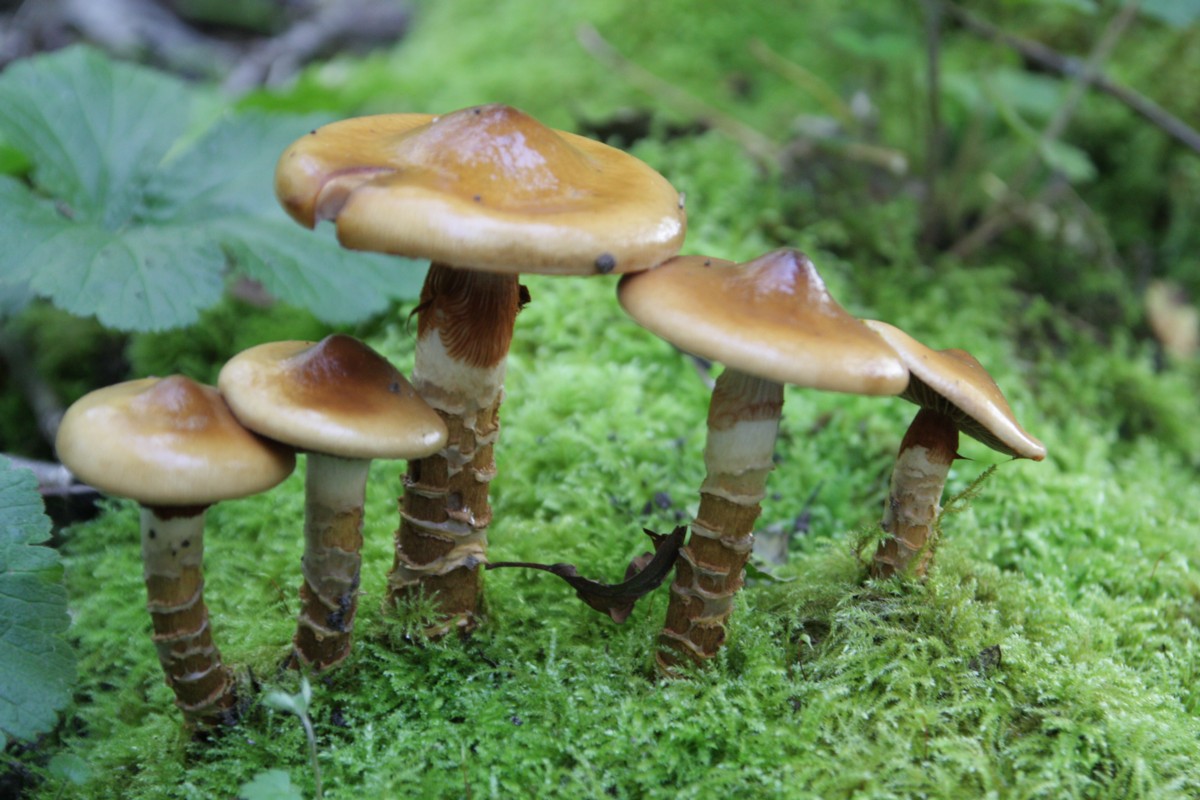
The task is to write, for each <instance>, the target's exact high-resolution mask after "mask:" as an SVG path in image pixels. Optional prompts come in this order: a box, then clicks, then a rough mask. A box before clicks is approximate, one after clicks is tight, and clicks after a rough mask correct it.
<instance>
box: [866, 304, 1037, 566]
mask: <svg viewBox="0 0 1200 800" xmlns="http://www.w3.org/2000/svg"><path fill="white" fill-rule="evenodd" d="M866 325H867V326H868V327H870V328H871V329H872V330H874V331H875V332H876V333H878V334H879V335H880V336H881V337H883V339H884V341H886V342H887V343H888V344H889V345H891V346H892V347H893V348H894V349H895V351H896V352H897V353H898V354H899V355H900V359H901V360H902V361H903V362H904V365H905V366H906V367H907V368H908V369H909V371H910V372H911V378H910V379H909V384H908V388H907V389H906V390H905V391H904V392H903V393H902V394H901V395H900V396H901V397H903V398H904V399H905V400H909V401H910V402H913V403H916V404H917V405H918V406H920V407H921V410H920V411H918V412H917V415H916V417H915V418H914V419H913V421H912V424H911V425H910V426H909V428H908V432H907V433H906V434H905V435H904V439H903V440H902V441H901V443H900V451H899V453H898V454H897V456H896V466H895V468H894V469H893V471H892V481H891V488H890V491H889V493H888V500H887V503H886V504H885V505H884V513H883V523H882V524H883V529H884V531H885V532H887V533H888V534H889V537H888V538H887V539H885V540H884V541H883V542H882V543H880V545H879V548H878V549H877V550H876V551H875V557H874V560H873V561H872V565H871V573H872V574H873V575H874V576H876V577H880V578H886V577H889V576H891V575H895V574H902V575H904V574H911V575H913V576H915V577H918V578H923V577H925V575H926V573H927V571H928V568H929V562H930V559H931V558H932V557H933V550H934V544H935V542H934V541H933V538H932V534H933V526H934V524H935V523H936V522H937V518H938V515H939V514H940V513H941V510H942V508H941V499H942V491H943V489H944V488H945V485H946V477H947V475H948V474H949V472H950V464H951V463H952V462H953V461H954V459H955V458H957V457H958V433H959V431H962V432H963V433H965V434H967V435H968V436H970V437H972V438H974V439H978V440H979V441H980V442H982V443H984V444H985V445H987V446H988V447H990V448H992V449H993V450H996V451H999V452H1001V453H1006V454H1008V455H1010V456H1013V457H1014V458H1028V459H1032V460H1034V461H1041V460H1042V459H1043V458H1045V457H1046V448H1045V446H1044V445H1043V444H1042V443H1041V442H1039V441H1038V440H1037V439H1035V438H1034V437H1033V436H1031V435H1029V434H1028V433H1026V432H1025V430H1024V429H1023V428H1022V427H1021V426H1020V424H1019V423H1018V422H1017V420H1016V417H1015V416H1014V415H1013V412H1012V409H1011V408H1010V407H1009V405H1008V402H1007V401H1006V400H1005V399H1004V395H1003V394H1002V393H1001V391H1000V387H999V386H997V385H996V382H995V381H994V380H992V376H991V375H989V374H988V372H987V370H986V369H984V368H983V365H982V364H980V363H979V361H978V360H976V359H975V357H974V356H972V355H971V354H970V353H968V352H966V351H965V350H957V349H950V350H932V349H930V348H929V347H926V346H925V345H923V344H921V343H920V342H918V341H917V340H916V339H914V338H913V337H911V336H909V335H908V334H907V333H905V332H904V331H902V330H900V329H899V328H897V327H895V326H894V325H889V324H888V323H886V322H877V321H875V320H867V321H866Z"/></svg>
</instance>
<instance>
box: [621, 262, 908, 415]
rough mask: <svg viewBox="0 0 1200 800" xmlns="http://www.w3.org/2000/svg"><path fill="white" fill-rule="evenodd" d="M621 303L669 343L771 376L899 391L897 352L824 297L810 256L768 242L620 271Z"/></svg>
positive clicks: (903, 378) (902, 376) (835, 387)
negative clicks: (748, 254)
mask: <svg viewBox="0 0 1200 800" xmlns="http://www.w3.org/2000/svg"><path fill="white" fill-rule="evenodd" d="M617 293H618V297H619V298H620V301H621V305H622V306H623V307H624V308H625V310H626V311H627V312H628V313H629V315H630V316H632V317H633V318H634V319H635V320H637V322H638V324H640V325H641V326H642V327H644V328H646V329H648V330H650V331H651V332H653V333H655V334H657V335H658V336H660V337H661V338H663V339H666V340H667V341H668V342H671V343H672V344H674V345H676V346H677V347H679V348H681V349H683V350H685V351H687V352H689V353H694V354H695V355H698V356H703V357H704V358H708V359H711V360H713V361H719V362H721V363H722V364H724V365H725V366H727V367H733V368H735V369H738V370H741V371H742V372H746V373H748V374H750V375H754V376H757V377H760V378H767V379H769V380H772V381H776V382H777V383H790V384H795V385H797V386H807V387H810V388H814V389H823V390H827V391H833V392H851V393H854V394H868V395H892V394H900V392H902V391H904V387H905V386H906V385H907V383H908V370H906V369H905V368H904V365H903V364H901V363H900V359H899V358H898V357H897V356H896V353H895V352H893V351H892V349H891V348H890V347H889V346H888V345H887V344H886V343H885V342H884V341H883V340H882V339H880V338H879V336H877V335H876V334H875V333H874V332H873V331H871V330H870V329H869V328H867V327H866V326H865V325H863V324H862V322H860V321H859V320H858V319H856V318H855V317H853V316H851V315H850V314H848V313H846V311H845V310H844V309H843V308H842V307H841V306H840V305H838V303H837V301H836V300H834V299H833V297H831V296H830V294H829V292H828V290H827V289H826V288H825V282H824V281H823V280H821V276H820V275H818V274H817V270H816V268H815V267H813V264H812V262H811V261H810V260H809V259H808V257H807V256H805V255H804V254H803V253H800V252H798V251H796V250H775V251H772V252H770V253H767V254H766V255H763V256H760V257H758V258H756V259H754V260H753V261H748V262H746V263H744V264H734V263H733V262H731V261H723V260H721V259H716V258H704V257H703V256H678V257H676V258H673V259H671V260H670V261H667V262H666V263H665V264H663V265H662V266H660V267H657V268H655V269H652V270H649V271H647V272H640V273H637V274H636V275H626V276H625V277H623V278H622V279H621V283H620V286H619V287H618V289H617Z"/></svg>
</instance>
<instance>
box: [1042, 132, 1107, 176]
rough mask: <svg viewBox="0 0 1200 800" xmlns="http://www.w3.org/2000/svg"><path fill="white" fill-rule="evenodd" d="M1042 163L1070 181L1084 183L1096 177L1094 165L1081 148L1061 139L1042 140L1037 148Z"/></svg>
mask: <svg viewBox="0 0 1200 800" xmlns="http://www.w3.org/2000/svg"><path fill="white" fill-rule="evenodd" d="M1038 155H1039V156H1040V157H1041V159H1042V163H1043V164H1045V165H1046V166H1047V167H1049V168H1050V169H1052V170H1054V171H1055V172H1061V173H1062V174H1063V176H1064V177H1065V178H1066V179H1067V181H1069V182H1070V183H1075V184H1078V183H1086V182H1087V181H1090V180H1092V179H1093V178H1095V177H1096V165H1095V164H1093V163H1092V159H1091V158H1089V157H1088V154H1087V153H1085V152H1084V151H1083V150H1080V149H1079V148H1078V147H1075V146H1074V145H1070V144H1067V143H1066V142H1062V141H1058V140H1055V141H1051V142H1042V143H1041V144H1040V146H1039V148H1038Z"/></svg>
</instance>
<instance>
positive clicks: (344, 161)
mask: <svg viewBox="0 0 1200 800" xmlns="http://www.w3.org/2000/svg"><path fill="white" fill-rule="evenodd" d="M275 193H276V196H277V197H278V198H279V202H280V203H282V205H283V207H284V208H285V209H287V211H288V213H289V214H291V215H292V216H293V217H294V218H295V219H296V220H297V221H298V222H300V223H301V224H302V225H306V226H308V227H310V228H311V227H313V226H314V225H315V224H316V223H317V222H318V221H319V220H322V219H332V220H335V221H336V224H337V234H338V240H339V241H340V242H341V243H342V244H343V245H344V246H346V247H349V248H352V249H355V250H371V251H376V252H383V253H394V254H397V255H403V256H409V257H412V258H428V259H431V260H433V261H436V262H439V263H442V264H448V265H451V266H458V267H471V268H474V269H482V270H488V271H491V272H505V273H518V272H536V273H545V274H563V275H579V274H584V275H590V274H595V273H609V272H630V271H635V270H642V269H647V268H649V267H651V266H654V265H655V264H658V263H660V262H662V261H664V260H666V259H667V258H670V257H671V256H673V255H675V254H676V253H678V252H679V248H680V246H681V245H682V244H683V237H684V233H685V231H686V227H687V223H686V215H685V214H684V211H683V200H682V197H681V195H680V194H679V192H677V191H675V189H674V187H672V186H671V184H670V183H668V182H667V180H666V179H665V178H663V177H662V176H661V175H659V174H658V173H657V172H655V171H654V170H653V169H651V168H650V167H649V166H648V165H646V164H645V163H643V162H642V161H639V160H638V159H636V158H634V157H633V156H631V155H629V154H627V153H624V152H622V151H620V150H617V149H616V148H613V147H609V146H608V145H605V144H601V143H600V142H597V141H594V140H592V139H587V138H585V137H582V136H577V135H575V134H572V133H567V132H565V131H557V130H553V129H551V128H547V127H546V126H544V125H542V124H541V123H540V122H538V121H537V120H535V119H533V118H532V117H530V116H529V115H527V114H524V113H522V112H521V111H518V110H516V109H514V108H511V107H509V106H505V105H486V106H476V107H474V108H466V109H463V110H461V111H455V112H454V113H451V114H444V115H442V116H431V115H428V114H381V115H377V116H368V117H358V118H354V119H347V120H343V121H341V122H335V123H332V124H330V125H326V126H324V127H322V128H318V129H317V130H315V131H313V132H312V133H310V134H309V135H307V136H304V137H302V138H301V139H298V140H297V141H296V142H295V143H293V144H292V145H291V146H290V147H289V148H288V149H287V150H285V151H284V153H283V155H282V156H281V157H280V159H279V164H278V166H277V167H276V171H275Z"/></svg>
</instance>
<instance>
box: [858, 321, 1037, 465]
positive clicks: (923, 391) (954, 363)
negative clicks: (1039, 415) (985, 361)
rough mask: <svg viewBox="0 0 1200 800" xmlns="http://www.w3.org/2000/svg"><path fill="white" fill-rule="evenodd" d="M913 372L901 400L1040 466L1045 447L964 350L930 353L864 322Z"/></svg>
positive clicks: (894, 331)
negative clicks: (949, 420) (933, 411)
mask: <svg viewBox="0 0 1200 800" xmlns="http://www.w3.org/2000/svg"><path fill="white" fill-rule="evenodd" d="M865 322H866V324H867V325H868V326H870V328H871V329H872V330H874V331H876V332H877V333H878V334H879V335H880V336H882V337H883V338H884V340H885V341H887V343H888V344H890V345H891V346H892V347H894V348H895V349H896V352H897V353H899V354H900V358H901V359H902V360H903V361H904V364H905V365H906V366H907V367H908V369H909V370H910V371H911V372H912V376H913V380H912V381H911V382H910V384H909V388H908V390H906V391H905V392H904V394H902V395H901V397H903V398H904V399H905V400H909V401H911V402H913V403H916V404H917V405H919V406H921V407H923V408H931V409H933V410H935V411H939V412H941V413H943V414H945V415H947V416H948V417H951V418H952V419H953V420H954V422H955V424H957V425H958V428H959V430H961V431H962V432H963V433H965V434H967V435H968V436H970V437H971V438H973V439H978V440H979V441H980V442H983V443H984V444H986V445H987V446H988V447H990V448H992V449H993V450H996V451H998V452H1001V453H1007V454H1008V455H1010V456H1015V457H1017V458H1031V459H1033V460H1034V461H1041V460H1042V459H1043V458H1045V457H1046V446H1045V445H1043V444H1042V443H1041V442H1040V441H1038V440H1037V439H1035V438H1034V437H1033V436H1030V435H1029V434H1028V433H1027V432H1026V431H1025V429H1024V428H1022V427H1021V425H1020V424H1019V423H1018V422H1017V419H1016V417H1015V416H1014V415H1013V412H1012V409H1011V408H1010V407H1009V405H1008V401H1007V400H1005V399H1004V395H1003V393H1001V391H1000V387H999V386H997V385H996V382H995V381H994V380H993V379H992V376H991V375H989V374H988V371H987V370H986V369H984V367H983V365H982V364H980V363H979V361H978V359H976V358H975V357H974V356H973V355H971V354H970V353H968V352H967V351H966V350H958V349H950V350H933V349H931V348H929V347H926V346H925V345H923V344H921V343H920V342H918V341H917V340H916V339H914V338H913V337H912V336H909V335H908V334H907V333H905V332H904V331H902V330H900V329H899V328H897V327H896V326H894V325H889V324H888V323H886V322H878V321H876V320H866V321H865Z"/></svg>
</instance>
